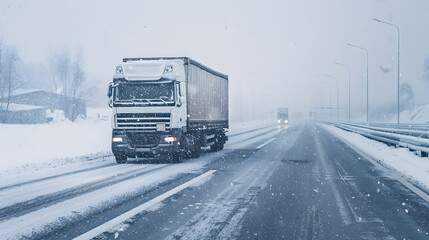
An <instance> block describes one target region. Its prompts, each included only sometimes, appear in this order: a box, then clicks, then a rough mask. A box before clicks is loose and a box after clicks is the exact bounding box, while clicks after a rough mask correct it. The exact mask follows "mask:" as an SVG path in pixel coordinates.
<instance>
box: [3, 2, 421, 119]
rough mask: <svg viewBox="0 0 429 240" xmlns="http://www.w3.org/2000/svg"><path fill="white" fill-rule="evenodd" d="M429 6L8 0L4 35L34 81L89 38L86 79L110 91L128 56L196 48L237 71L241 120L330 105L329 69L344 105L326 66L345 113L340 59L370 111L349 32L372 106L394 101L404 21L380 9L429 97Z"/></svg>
mask: <svg viewBox="0 0 429 240" xmlns="http://www.w3.org/2000/svg"><path fill="white" fill-rule="evenodd" d="M428 9H429V1H426V0H420V1H417V0H415V1H400V0H378V1H374V0H366V1H363V0H356V1H344V0H330V1H318V0H314V1H311V0H305V1H301V0H300V1H283V0H280V1H248V0H242V1H228V0H225V1H201V0H195V1H174V0H164V1H137V0H136V1H101V0H100V1H83V0H80V1H76V0H75V1H16V0H12V1H5V0H2V1H1V3H0V37H1V38H2V39H3V41H5V42H7V43H10V44H13V45H15V46H16V48H17V49H18V52H19V54H20V57H21V60H22V62H23V63H24V65H26V66H31V68H32V69H33V71H32V72H33V75H37V76H33V77H34V79H26V82H30V83H31V82H32V81H37V82H40V78H43V77H40V76H41V75H42V76H44V77H48V74H45V75H43V74H44V72H45V70H44V68H46V64H47V62H48V59H49V57H50V56H52V53H54V52H57V51H62V50H63V49H70V51H71V52H73V51H76V50H77V49H81V50H83V52H84V57H85V71H86V73H87V78H88V80H87V84H88V88H89V87H92V88H94V87H97V89H99V92H102V93H103V94H104V91H105V90H106V87H107V84H108V83H109V82H110V81H111V80H112V75H113V71H114V67H115V66H116V65H117V64H119V63H120V61H121V59H122V58H123V57H155V56H189V57H191V58H193V59H195V60H197V61H199V62H201V63H203V64H205V65H207V66H209V67H211V68H213V69H215V70H218V71H220V72H222V73H225V74H227V75H228V76H229V86H230V111H231V112H230V117H231V120H241V119H244V120H251V119H253V118H259V117H261V116H267V115H269V113H270V112H274V111H275V109H276V108H277V107H289V108H290V111H291V112H302V113H303V114H305V115H306V114H308V111H310V106H313V107H321V106H328V105H329V86H328V84H327V83H326V82H329V81H330V82H331V84H332V106H333V107H334V106H336V86H335V82H334V81H331V78H330V77H327V76H326V75H325V74H329V75H332V76H334V77H336V78H337V79H338V83H339V92H340V94H339V101H340V103H339V107H340V108H342V110H341V118H343V119H344V117H345V116H346V112H347V104H348V85H347V71H346V69H345V68H343V67H341V66H339V65H335V64H333V63H332V62H340V63H342V64H346V65H349V66H350V68H351V84H352V91H351V105H352V118H353V119H359V118H361V117H362V116H363V115H364V114H365V111H366V75H365V74H366V58H365V53H364V52H363V51H362V50H360V49H356V48H352V47H349V46H347V44H348V43H350V44H354V45H358V46H361V47H365V48H367V49H368V52H369V105H370V109H371V114H373V113H374V114H376V113H379V112H380V111H383V109H384V110H386V109H389V111H394V107H395V106H396V91H397V88H396V87H397V65H396V64H397V32H396V29H395V28H393V27H391V26H388V25H385V24H381V23H378V22H376V21H373V20H372V19H373V18H378V19H381V20H384V21H388V22H392V23H395V24H397V25H398V26H399V28H400V31H401V42H400V43H401V56H400V62H401V65H400V72H401V79H400V80H401V83H408V84H409V85H410V86H411V87H412V89H413V90H414V93H415V95H414V97H415V99H414V102H415V104H425V103H428V102H429V99H428V97H427V96H428V94H427V92H428V90H429V88H428V85H427V83H426V82H425V81H423V79H422V76H423V63H424V61H425V59H426V58H427V57H429V44H428V43H429V31H428V29H429V15H428ZM35 68H36V69H37V68H39V69H40V70H39V71H37V70H34V69H35ZM34 73H40V74H34ZM37 79H38V80H37ZM30 85H31V84H30ZM34 85H36V86H34ZM32 87H37V84H33V85H32ZM41 87H46V86H41ZM103 96H104V95H101V94H95V93H94V95H93V96H92V105H95V106H107V104H106V102H107V99H104V98H103ZM90 97H91V96H90ZM389 107H391V108H392V107H393V108H392V109H393V110H392V109H390V108H389ZM386 111H387V110H386Z"/></svg>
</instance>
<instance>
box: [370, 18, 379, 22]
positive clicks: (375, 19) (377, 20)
mask: <svg viewBox="0 0 429 240" xmlns="http://www.w3.org/2000/svg"><path fill="white" fill-rule="evenodd" d="M372 20H374V21H376V22H381V20H380V19H377V18H373V19H372Z"/></svg>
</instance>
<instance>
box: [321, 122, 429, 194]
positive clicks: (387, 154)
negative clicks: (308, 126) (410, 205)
mask: <svg viewBox="0 0 429 240" xmlns="http://www.w3.org/2000/svg"><path fill="white" fill-rule="evenodd" d="M321 126H323V127H324V128H325V129H326V130H328V131H329V132H330V133H332V134H333V135H334V136H336V137H338V138H339V139H341V140H343V141H344V142H346V143H348V144H350V145H352V146H355V147H356V148H357V149H358V150H360V151H362V152H364V153H366V154H368V155H369V156H371V157H372V158H373V159H375V160H377V161H379V162H380V163H381V164H383V165H384V166H387V167H388V168H390V169H393V170H394V171H396V172H397V173H399V174H400V175H402V176H403V177H405V178H406V179H408V180H409V181H411V182H413V183H415V184H417V185H418V186H421V187H422V188H425V189H426V190H429V159H428V158H422V157H419V156H417V155H415V154H414V153H412V152H410V151H409V150H408V149H407V148H395V147H389V146H387V145H386V144H384V143H380V142H377V141H374V140H371V139H368V138H366V137H363V136H361V135H359V134H356V133H351V132H348V131H344V130H341V129H339V128H336V127H334V126H328V125H323V124H321Z"/></svg>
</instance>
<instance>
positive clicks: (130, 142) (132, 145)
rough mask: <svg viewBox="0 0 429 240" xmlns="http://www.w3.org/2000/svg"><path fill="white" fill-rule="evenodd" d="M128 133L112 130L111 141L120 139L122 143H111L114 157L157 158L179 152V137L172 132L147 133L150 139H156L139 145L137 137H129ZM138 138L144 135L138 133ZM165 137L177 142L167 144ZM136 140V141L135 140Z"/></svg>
mask: <svg viewBox="0 0 429 240" xmlns="http://www.w3.org/2000/svg"><path fill="white" fill-rule="evenodd" d="M131 134H134V133H130V132H125V131H117V130H113V134H112V139H115V138H120V139H122V141H118V139H116V141H112V152H113V154H114V155H122V156H127V157H130V158H136V157H159V156H167V155H168V154H170V153H172V152H176V151H179V144H180V141H179V139H180V136H179V134H177V133H174V132H159V133H158V132H157V133H148V134H150V135H151V137H154V136H155V138H156V139H158V141H156V142H151V143H150V144H139V143H141V141H140V139H138V137H130V135H131ZM139 134H140V137H143V138H144V137H145V133H142V132H139ZM165 137H176V139H177V141H175V142H171V143H168V142H166V141H164V139H165ZM136 138H137V139H136Z"/></svg>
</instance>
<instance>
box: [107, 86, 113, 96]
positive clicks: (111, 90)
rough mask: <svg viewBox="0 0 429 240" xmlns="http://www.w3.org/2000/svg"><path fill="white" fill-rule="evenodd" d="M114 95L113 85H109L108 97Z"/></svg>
mask: <svg viewBox="0 0 429 240" xmlns="http://www.w3.org/2000/svg"><path fill="white" fill-rule="evenodd" d="M112 93H113V87H112V83H109V89H108V90H107V97H108V98H111V97H112Z"/></svg>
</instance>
